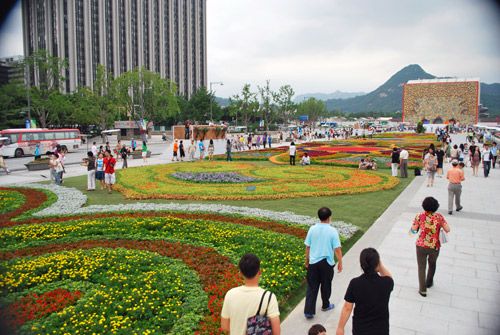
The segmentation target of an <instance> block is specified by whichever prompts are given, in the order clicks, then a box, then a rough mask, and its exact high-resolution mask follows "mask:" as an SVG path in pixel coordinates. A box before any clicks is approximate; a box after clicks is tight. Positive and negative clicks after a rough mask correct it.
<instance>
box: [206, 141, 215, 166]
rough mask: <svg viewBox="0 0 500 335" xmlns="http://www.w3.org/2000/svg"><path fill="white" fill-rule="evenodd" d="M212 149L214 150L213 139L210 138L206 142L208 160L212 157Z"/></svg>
mask: <svg viewBox="0 0 500 335" xmlns="http://www.w3.org/2000/svg"><path fill="white" fill-rule="evenodd" d="M214 151H215V146H214V140H212V139H210V141H209V142H208V160H209V161H211V160H212V159H213V158H214Z"/></svg>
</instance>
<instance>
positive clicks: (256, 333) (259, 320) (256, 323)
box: [246, 291, 273, 335]
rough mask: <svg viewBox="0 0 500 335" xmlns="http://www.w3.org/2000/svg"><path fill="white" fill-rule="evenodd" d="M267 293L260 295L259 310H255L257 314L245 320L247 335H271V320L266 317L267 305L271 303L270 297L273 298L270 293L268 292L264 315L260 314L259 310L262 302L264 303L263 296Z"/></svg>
mask: <svg viewBox="0 0 500 335" xmlns="http://www.w3.org/2000/svg"><path fill="white" fill-rule="evenodd" d="M267 292H269V291H264V293H262V297H261V298H260V303H259V309H257V313H256V314H255V315H254V316H252V317H249V318H248V319H247V332H246V334H247V335H271V334H272V329H271V320H269V318H268V317H267V309H268V307H269V303H270V302H271V297H272V296H273V293H272V292H269V298H268V299H267V307H266V311H265V313H264V315H259V314H260V309H261V308H262V302H263V301H264V296H265V295H266V293H267Z"/></svg>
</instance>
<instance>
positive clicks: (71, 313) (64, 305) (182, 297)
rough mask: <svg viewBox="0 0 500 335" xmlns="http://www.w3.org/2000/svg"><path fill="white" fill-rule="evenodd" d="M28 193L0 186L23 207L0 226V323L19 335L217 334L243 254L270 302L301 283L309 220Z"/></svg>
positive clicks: (45, 188)
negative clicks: (258, 268)
mask: <svg viewBox="0 0 500 335" xmlns="http://www.w3.org/2000/svg"><path fill="white" fill-rule="evenodd" d="M31 187H34V188H32V189H28V188H1V189H0V192H1V193H0V194H2V196H3V197H5V198H9V199H10V198H12V199H23V201H21V200H17V201H16V200H13V202H14V203H15V204H16V205H15V206H11V207H10V208H7V209H5V210H4V214H3V216H2V217H1V218H0V267H1V268H2V271H1V273H0V287H1V290H2V293H1V295H0V318H1V320H2V323H3V324H5V325H7V326H8V327H10V328H11V330H12V331H15V332H17V333H19V334H49V333H50V334H52V333H61V334H64V333H67V334H92V333H96V334H97V333H99V334H101V333H109V334H114V333H117V334H118V333H119V334H134V333H137V334H166V333H169V334H193V333H198V334H218V333H220V331H219V322H220V310H221V304H222V301H223V297H224V294H225V293H226V292H227V290H228V289H229V288H231V287H235V286H237V285H240V284H241V278H240V276H239V274H238V270H237V263H238V261H239V258H240V257H241V255H242V254H244V253H247V252H253V253H255V254H257V255H259V257H260V258H261V260H262V272H263V276H262V281H261V284H262V286H263V287H266V288H268V289H271V290H272V291H273V292H274V293H276V295H277V297H278V299H279V301H280V303H283V302H284V301H286V300H287V299H288V298H289V297H290V296H292V295H293V294H294V291H295V290H297V289H298V288H299V287H300V286H301V285H302V283H303V281H304V277H305V270H304V267H303V252H304V246H303V240H304V238H305V235H306V233H307V228H308V226H307V225H306V224H299V223H297V222H304V223H307V222H312V221H314V220H313V219H312V218H309V219H307V217H303V218H305V219H304V220H303V221H301V220H300V218H299V216H297V218H293V217H292V220H291V221H288V222H286V221H285V220H278V219H274V220H271V219H269V218H267V217H264V216H262V217H256V216H254V215H252V216H249V214H251V213H252V212H248V213H247V215H246V216H243V214H245V212H244V211H243V210H242V211H241V212H235V214H232V215H228V214H227V212H225V213H224V214H225V215H223V213H220V212H219V213H215V210H216V208H215V207H214V208H213V210H214V212H212V213H209V212H208V211H205V212H193V211H190V210H188V211H186V212H183V211H182V209H183V208H177V210H176V211H174V210H170V211H166V210H165V208H167V207H158V208H156V209H157V210H159V211H154V210H153V209H152V208H153V207H151V209H149V210H145V211H143V212H123V210H122V211H121V212H114V213H113V212H109V209H108V211H104V210H103V208H102V207H99V206H88V207H80V209H85V208H86V211H82V212H81V213H78V211H76V207H79V206H82V205H83V204H84V203H85V200H86V198H85V195H83V194H81V193H80V194H78V193H79V192H78V191H77V190H74V189H68V188H66V187H59V186H54V185H31ZM52 192H54V193H52ZM64 197H67V199H66V201H64ZM37 198H40V199H43V201H35V200H33V201H32V202H31V203H29V202H28V200H30V199H37ZM54 198H55V199H54ZM51 199H52V200H51ZM71 199H74V201H73V204H72V205H68V206H67V207H65V208H63V211H62V212H56V209H57V208H58V207H57V206H58V203H61V202H67V201H68V200H71ZM136 205H144V206H145V205H147V204H144V203H138V204H136ZM151 205H159V206H160V205H166V204H151ZM71 206H73V212H71V213H70V211H71ZM120 206H121V208H123V205H120ZM206 206H213V205H206ZM146 208H147V207H146ZM201 208H203V207H200V209H201ZM207 208H209V207H207ZM221 208H224V207H221ZM230 208H231V206H227V208H225V210H226V211H229V209H230ZM235 208H237V207H235ZM20 209H22V210H23V212H21V211H20ZM113 209H115V208H113ZM65 211H66V212H65ZM25 213H31V214H29V215H27V214H25ZM242 213H243V214H242ZM69 214H71V215H69ZM264 214H265V216H268V217H272V212H271V211H267V212H266V211H264ZM277 218H278V216H277ZM294 220H295V221H297V222H293V221H294ZM345 225H346V226H347V224H345ZM353 231H355V230H353ZM345 239H346V236H344V235H343V236H342V240H344V241H345Z"/></svg>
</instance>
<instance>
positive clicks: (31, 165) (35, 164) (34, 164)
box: [24, 161, 49, 171]
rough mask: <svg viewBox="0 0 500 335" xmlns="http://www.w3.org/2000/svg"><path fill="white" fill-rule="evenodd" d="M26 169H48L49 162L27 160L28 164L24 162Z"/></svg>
mask: <svg viewBox="0 0 500 335" xmlns="http://www.w3.org/2000/svg"><path fill="white" fill-rule="evenodd" d="M24 166H26V168H27V169H28V171H41V170H48V169H49V162H48V161H41V162H37V161H33V162H29V163H28V164H24Z"/></svg>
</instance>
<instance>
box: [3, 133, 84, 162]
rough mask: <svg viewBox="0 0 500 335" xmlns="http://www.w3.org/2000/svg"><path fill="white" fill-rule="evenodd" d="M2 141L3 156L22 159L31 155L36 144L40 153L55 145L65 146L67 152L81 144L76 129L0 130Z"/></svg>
mask: <svg viewBox="0 0 500 335" xmlns="http://www.w3.org/2000/svg"><path fill="white" fill-rule="evenodd" d="M0 137H4V138H7V139H6V140H4V141H3V142H4V147H3V155H4V156H7V157H22V156H24V155H33V154H34V153H35V147H36V145H37V144H39V146H40V153H41V154H45V152H47V151H51V150H53V149H54V148H55V147H56V145H58V144H59V145H65V146H66V147H67V148H68V150H71V149H78V148H80V146H81V144H82V140H81V138H80V131H79V130H78V129H46V128H31V129H30V128H26V129H4V130H0Z"/></svg>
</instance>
